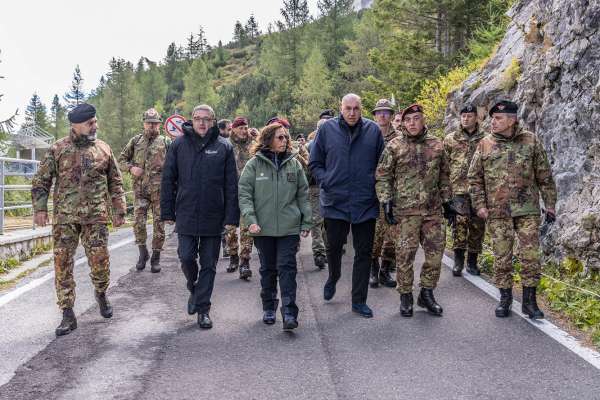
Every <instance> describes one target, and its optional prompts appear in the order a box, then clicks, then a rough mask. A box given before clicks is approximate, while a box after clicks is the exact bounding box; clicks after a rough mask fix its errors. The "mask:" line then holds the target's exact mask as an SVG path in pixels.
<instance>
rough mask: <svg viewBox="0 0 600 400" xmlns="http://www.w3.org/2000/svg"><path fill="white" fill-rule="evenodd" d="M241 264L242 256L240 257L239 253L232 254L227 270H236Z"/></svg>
mask: <svg viewBox="0 0 600 400" xmlns="http://www.w3.org/2000/svg"><path fill="white" fill-rule="evenodd" d="M239 266H240V257H238V255H237V254H231V255H230V256H229V266H228V267H227V269H226V271H227V272H229V273H231V272H235V270H236V269H238V267H239Z"/></svg>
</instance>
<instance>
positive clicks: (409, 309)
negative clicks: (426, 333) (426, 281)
mask: <svg viewBox="0 0 600 400" xmlns="http://www.w3.org/2000/svg"><path fill="white" fill-rule="evenodd" d="M413 303H414V299H413V294H412V293H403V294H401V295H400V315H402V316H403V317H412V316H413Z"/></svg>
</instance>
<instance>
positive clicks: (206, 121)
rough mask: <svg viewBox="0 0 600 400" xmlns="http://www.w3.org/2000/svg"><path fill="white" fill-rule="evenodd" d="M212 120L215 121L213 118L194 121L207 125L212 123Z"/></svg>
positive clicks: (195, 119)
mask: <svg viewBox="0 0 600 400" xmlns="http://www.w3.org/2000/svg"><path fill="white" fill-rule="evenodd" d="M212 120H213V119H212V118H194V121H196V122H202V123H205V124H208V123H210V122H211V121H212Z"/></svg>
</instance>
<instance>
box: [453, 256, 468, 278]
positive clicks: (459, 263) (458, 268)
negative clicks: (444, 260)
mask: <svg viewBox="0 0 600 400" xmlns="http://www.w3.org/2000/svg"><path fill="white" fill-rule="evenodd" d="M464 267H465V250H464V249H454V267H453V268H452V275H454V276H462V270H463V268H464Z"/></svg>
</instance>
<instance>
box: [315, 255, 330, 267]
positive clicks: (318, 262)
mask: <svg viewBox="0 0 600 400" xmlns="http://www.w3.org/2000/svg"><path fill="white" fill-rule="evenodd" d="M326 265H327V257H325V256H323V255H321V254H319V255H318V256H316V257H315V266H316V267H317V268H319V269H324V268H325V266H326Z"/></svg>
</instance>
